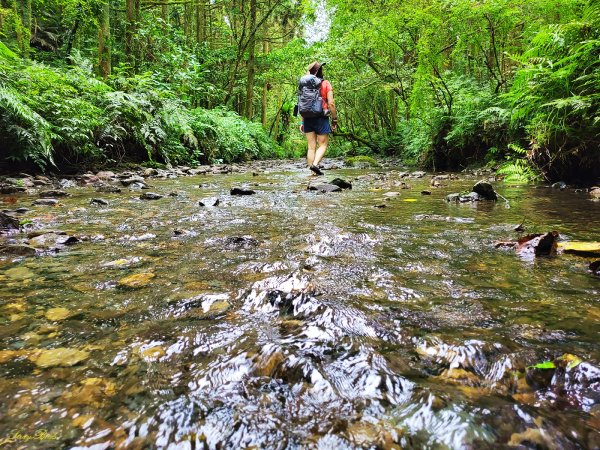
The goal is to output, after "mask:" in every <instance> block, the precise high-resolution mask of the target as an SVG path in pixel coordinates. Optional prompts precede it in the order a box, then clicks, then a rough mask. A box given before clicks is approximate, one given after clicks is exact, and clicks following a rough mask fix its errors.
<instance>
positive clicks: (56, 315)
mask: <svg viewBox="0 0 600 450" xmlns="http://www.w3.org/2000/svg"><path fill="white" fill-rule="evenodd" d="M71 315H72V314H71V311H69V310H68V309H67V308H50V309H49V310H48V311H46V314H45V316H46V319H48V320H50V321H52V322H57V321H60V320H64V319H66V318H68V317H69V316H71Z"/></svg>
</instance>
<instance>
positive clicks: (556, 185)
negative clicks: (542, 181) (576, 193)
mask: <svg viewBox="0 0 600 450" xmlns="http://www.w3.org/2000/svg"><path fill="white" fill-rule="evenodd" d="M566 188H567V183H565V182H564V181H558V182H556V183H554V184H553V185H552V189H560V190H561V191H563V190H565V189H566Z"/></svg>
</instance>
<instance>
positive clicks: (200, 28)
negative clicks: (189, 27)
mask: <svg viewBox="0 0 600 450" xmlns="http://www.w3.org/2000/svg"><path fill="white" fill-rule="evenodd" d="M204 41H206V4H205V3H204V0H198V3H197V4H196V42H197V43H198V44H201V43H202V42H204Z"/></svg>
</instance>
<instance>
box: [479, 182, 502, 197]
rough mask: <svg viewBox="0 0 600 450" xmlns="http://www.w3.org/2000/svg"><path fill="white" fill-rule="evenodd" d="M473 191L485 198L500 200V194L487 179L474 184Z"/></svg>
mask: <svg viewBox="0 0 600 450" xmlns="http://www.w3.org/2000/svg"><path fill="white" fill-rule="evenodd" d="M473 192H476V193H477V194H479V197H481V198H482V199H484V200H498V194H496V191H494V188H493V187H492V185H491V184H490V183H488V182H487V181H478V182H477V183H475V185H474V186H473Z"/></svg>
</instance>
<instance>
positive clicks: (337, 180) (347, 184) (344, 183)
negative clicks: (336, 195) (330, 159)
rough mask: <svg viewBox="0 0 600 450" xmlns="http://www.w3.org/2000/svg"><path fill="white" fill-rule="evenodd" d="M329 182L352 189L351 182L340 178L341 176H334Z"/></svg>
mask: <svg viewBox="0 0 600 450" xmlns="http://www.w3.org/2000/svg"><path fill="white" fill-rule="evenodd" d="M329 184H333V185H335V186H339V187H340V188H342V189H352V184H351V183H350V182H348V181H346V180H342V179H341V178H334V179H333V180H331V181H330V182H329Z"/></svg>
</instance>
